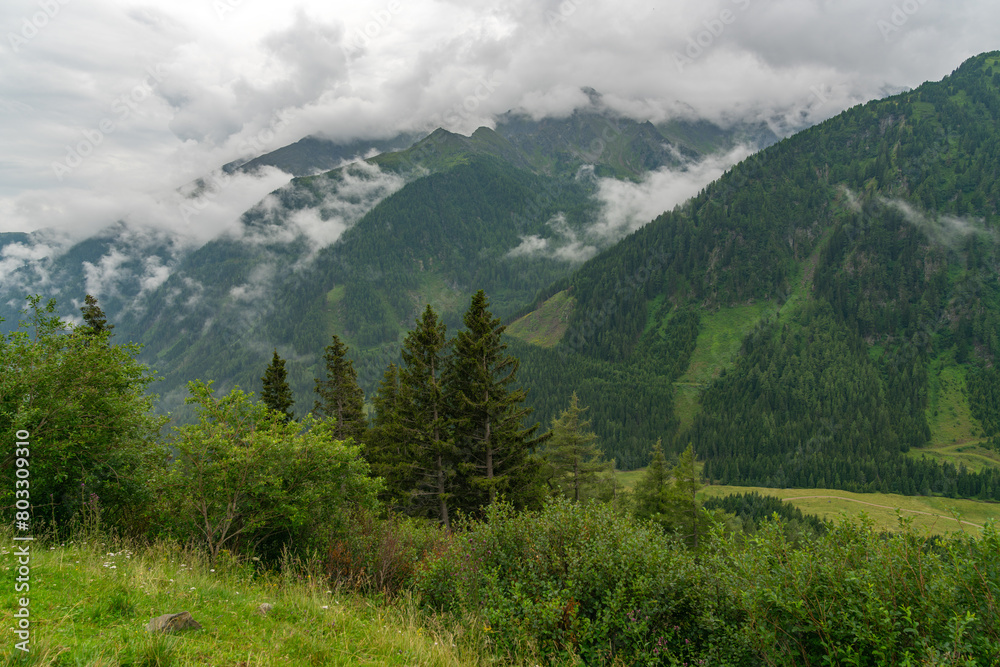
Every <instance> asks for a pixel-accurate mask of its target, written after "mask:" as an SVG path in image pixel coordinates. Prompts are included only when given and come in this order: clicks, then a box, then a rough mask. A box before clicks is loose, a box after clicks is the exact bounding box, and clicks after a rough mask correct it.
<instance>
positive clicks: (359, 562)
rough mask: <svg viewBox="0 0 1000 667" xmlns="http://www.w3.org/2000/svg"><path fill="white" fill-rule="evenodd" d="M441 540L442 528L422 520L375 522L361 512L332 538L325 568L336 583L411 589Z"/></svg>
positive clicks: (372, 588) (362, 588)
mask: <svg viewBox="0 0 1000 667" xmlns="http://www.w3.org/2000/svg"><path fill="white" fill-rule="evenodd" d="M443 539H444V532H443V531H442V529H441V528H440V527H439V526H437V525H436V524H434V523H432V522H430V521H427V520H425V519H414V518H410V517H401V516H399V515H392V516H390V517H389V518H388V519H379V518H376V517H375V516H374V515H373V514H372V513H371V512H370V511H368V510H363V509H361V510H357V511H355V512H353V513H352V515H351V517H350V518H349V520H348V522H347V524H346V526H345V529H344V530H343V531H340V534H339V535H338V536H337V537H334V538H332V539H331V540H330V542H329V544H328V545H327V549H326V557H325V562H324V568H325V571H326V575H327V576H328V577H329V578H330V580H331V581H332V582H334V583H335V584H339V585H342V586H346V587H348V588H350V589H352V590H355V591H359V592H366V593H370V592H378V593H385V594H388V595H396V594H397V593H399V592H400V591H402V590H403V589H406V588H409V587H411V586H412V585H413V580H414V575H415V573H416V567H417V563H418V562H419V561H420V560H421V559H423V558H424V557H425V555H426V554H427V553H428V552H430V551H432V550H433V549H435V548H436V546H437V545H438V544H439V543H440V542H441V541H442V540H443Z"/></svg>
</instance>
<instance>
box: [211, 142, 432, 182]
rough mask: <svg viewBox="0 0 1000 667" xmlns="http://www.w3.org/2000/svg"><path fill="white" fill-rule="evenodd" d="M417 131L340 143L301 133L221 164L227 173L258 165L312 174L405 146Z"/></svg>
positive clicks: (295, 172) (294, 173) (252, 168)
mask: <svg viewBox="0 0 1000 667" xmlns="http://www.w3.org/2000/svg"><path fill="white" fill-rule="evenodd" d="M419 138H420V136H419V135H417V134H411V133H404V134H399V135H396V136H394V137H390V138H388V139H359V140H357V141H351V142H348V143H346V144H341V143H338V142H336V141H332V140H330V139H323V138H322V137H312V136H310V137H304V138H302V139H299V140H298V141H296V142H295V143H294V144H289V145H288V146H283V147H281V148H279V149H277V150H275V151H271V152H270V153H265V154H264V155H259V156H257V157H255V158H252V159H249V160H237V161H235V162H230V163H228V164H225V165H223V167H222V170H223V171H224V172H226V173H229V174H231V173H234V172H236V171H241V172H244V173H253V172H255V171H257V170H258V169H260V168H261V167H277V168H278V169H280V170H281V171H283V172H285V173H287V174H291V175H292V176H311V175H313V174H316V173H319V172H324V171H329V170H331V169H335V168H337V167H339V166H340V165H341V164H342V163H344V162H345V161H351V160H354V159H357V157H358V156H365V155H368V154H370V153H371V152H373V151H374V152H376V153H387V152H390V151H397V150H402V149H404V148H407V147H408V146H410V145H411V144H413V142H414V141H416V140H417V139H419Z"/></svg>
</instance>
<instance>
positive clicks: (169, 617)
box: [146, 611, 201, 632]
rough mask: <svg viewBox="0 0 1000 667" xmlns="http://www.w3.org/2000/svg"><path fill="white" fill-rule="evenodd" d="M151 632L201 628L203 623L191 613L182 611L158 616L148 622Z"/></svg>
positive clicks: (147, 627) (147, 626)
mask: <svg viewBox="0 0 1000 667" xmlns="http://www.w3.org/2000/svg"><path fill="white" fill-rule="evenodd" d="M146 629H147V630H149V631H150V632H178V631H180V630H201V624H200V623H199V622H198V621H196V620H194V618H192V617H191V613H190V612H187V611H182V612H180V613H177V614H164V615H163V616H157V617H156V618H154V619H152V620H151V621H150V622H149V623H147V624H146Z"/></svg>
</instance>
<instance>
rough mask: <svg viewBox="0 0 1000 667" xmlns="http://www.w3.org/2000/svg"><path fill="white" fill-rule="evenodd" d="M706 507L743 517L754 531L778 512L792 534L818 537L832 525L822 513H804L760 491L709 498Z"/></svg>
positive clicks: (745, 526)
mask: <svg viewBox="0 0 1000 667" xmlns="http://www.w3.org/2000/svg"><path fill="white" fill-rule="evenodd" d="M702 507H704V508H705V509H707V510H714V509H719V510H722V511H724V512H726V513H727V514H734V515H736V517H737V518H739V519H740V520H741V523H742V526H743V530H744V531H745V532H750V533H752V532H755V531H756V530H758V529H759V528H760V526H761V524H763V523H764V522H765V521H767V520H769V519H771V518H773V517H774V516H775V515H777V516H778V517H780V518H781V519H782V525H783V526H785V527H786V528H787V530H788V531H789V532H791V533H792V534H804V535H805V536H808V537H815V536H817V535H822V534H823V533H825V532H826V530H827V528H828V527H829V526H828V525H827V524H826V523H825V522H824V521H822V520H821V519H820V518H819V517H818V516H816V515H814V514H804V513H803V512H802V510H800V509H799V508H797V507H795V506H794V505H792V504H791V503H790V502H787V501H784V500H782V499H781V498H777V497H775V496H766V495H761V494H759V493H757V492H756V491H752V492H750V493H733V494H730V495H728V496H720V497H715V498H709V499H708V500H706V501H705V502H704V503H703V504H702Z"/></svg>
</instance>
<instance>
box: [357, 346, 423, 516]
mask: <svg viewBox="0 0 1000 667" xmlns="http://www.w3.org/2000/svg"><path fill="white" fill-rule="evenodd" d="M372 405H373V407H374V417H373V419H372V423H371V428H369V429H368V432H367V433H365V437H364V441H363V442H364V445H363V448H362V452H363V453H364V457H365V459H367V461H368V464H369V465H370V466H371V471H372V476H373V477H381V478H382V479H383V481H384V482H385V486H384V488H383V491H382V493H381V494H380V498H381V499H382V500H383V501H384V502H386V503H387V504H388V505H389V506H390V507H392V508H393V509H395V510H398V511H401V510H405V509H408V508H409V507H410V505H411V503H412V497H413V493H412V492H413V489H414V487H415V486H416V481H415V477H414V459H415V452H414V451H413V448H412V447H411V446H410V443H409V442H408V440H407V438H406V435H405V433H404V429H403V422H402V418H401V415H400V407H401V404H400V388H399V368H398V367H397V366H396V364H389V367H388V368H387V369H386V371H385V375H383V377H382V382H381V383H380V384H379V388H378V390H377V391H376V392H375V395H374V396H373V397H372Z"/></svg>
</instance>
